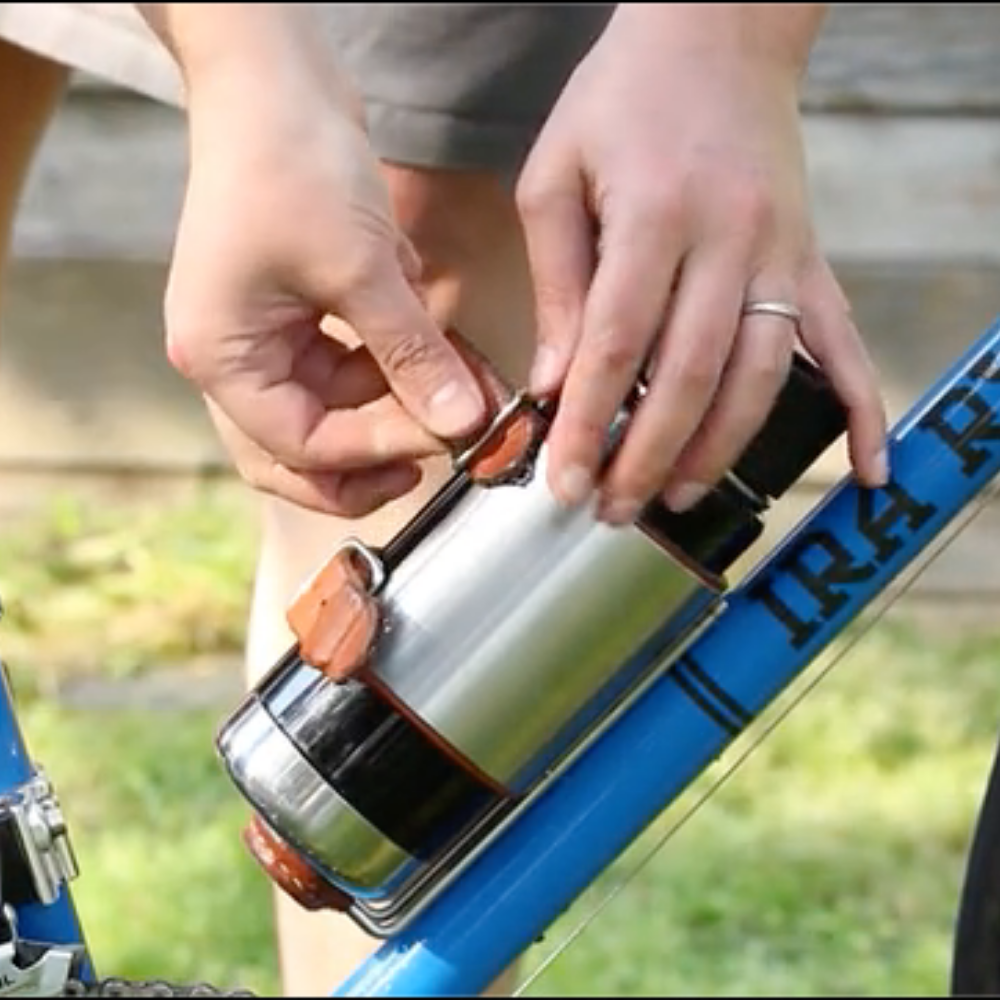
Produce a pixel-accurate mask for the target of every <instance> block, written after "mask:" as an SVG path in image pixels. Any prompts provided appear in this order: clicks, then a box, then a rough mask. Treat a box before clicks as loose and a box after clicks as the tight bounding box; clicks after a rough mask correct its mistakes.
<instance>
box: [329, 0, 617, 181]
mask: <svg viewBox="0 0 1000 1000" xmlns="http://www.w3.org/2000/svg"><path fill="white" fill-rule="evenodd" d="M613 9H614V5H613V4H590V5H588V4H565V3H564V4H534V5H532V4H512V3H498V4H486V3H453V4H423V3H410V4H407V3H387V4H362V3H356V4H354V3H348V4H338V5H337V6H336V7H333V6H331V8H330V11H329V14H327V15H326V21H327V28H328V31H329V32H330V35H331V38H332V39H333V44H334V47H335V50H336V51H337V52H338V53H340V56H341V58H342V60H343V62H344V64H345V65H346V67H347V69H348V72H349V73H350V74H351V75H352V76H353V78H354V80H355V81H356V82H357V83H358V85H359V87H360V88H361V90H362V93H363V94H364V97H365V101H366V104H367V107H368V116H369V125H370V128H371V133H372V141H373V143H374V145H375V147H376V149H377V150H378V152H379V154H380V155H381V156H383V157H384V158H385V159H389V160H396V161H399V162H403V163H415V164H420V165H422V166H444V167H460V168H472V169H475V168H492V169H495V170H500V171H503V172H504V173H510V172H512V171H515V170H516V169H517V168H518V166H519V165H520V163H521V162H522V160H523V158H524V156H525V155H526V154H527V152H528V149H529V148H530V146H531V144H532V142H533V141H534V138H535V136H536V135H537V134H538V130H539V129H540V128H541V126H542V124H543V123H544V121H545V118H546V117H547V115H548V113H549V111H550V110H551V108H552V105H553V104H554V103H555V100H556V98H557V97H558V96H559V92H560V90H561V89H562V87H563V85H564V84H565V82H566V81H567V79H568V78H569V76H570V74H571V73H572V72H573V70H574V68H575V67H576V65H577V63H578V62H579V61H580V59H581V58H582V57H583V56H584V55H585V54H586V52H587V50H588V49H589V48H590V47H591V45H593V43H594V42H595V41H596V40H597V37H598V36H599V35H600V33H601V31H602V30H603V29H604V27H605V25H606V23H607V21H608V18H609V17H610V16H611V13H612V11H613Z"/></svg>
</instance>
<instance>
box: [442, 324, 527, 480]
mask: <svg viewBox="0 0 1000 1000" xmlns="http://www.w3.org/2000/svg"><path fill="white" fill-rule="evenodd" d="M448 337H449V339H450V340H451V342H452V343H453V344H454V345H455V349H456V350H457V351H458V353H459V354H461V355H462V358H463V360H464V361H465V362H466V364H467V365H468V366H469V368H470V369H471V370H472V372H473V374H474V375H475V376H476V379H477V381H478V382H479V386H480V388H481V389H482V391H483V395H484V396H485V398H486V404H487V407H488V409H489V412H490V413H491V414H496V413H499V412H500V411H501V410H502V409H503V408H504V407H505V406H506V405H507V404H508V403H510V401H511V400H512V399H513V397H514V393H513V391H512V390H511V388H510V386H508V385H507V383H506V382H504V380H503V379H502V378H501V377H500V375H499V374H498V373H497V371H496V369H494V368H493V366H492V365H491V364H490V363H489V361H488V360H487V359H486V358H485V357H484V356H483V355H482V354H481V353H480V352H479V351H478V350H477V349H476V348H475V347H473V345H472V344H470V343H469V342H468V341H467V340H465V339H464V338H463V337H462V336H461V334H459V333H457V332H456V331H449V333H448ZM546 429H547V424H546V421H545V419H544V417H543V416H542V414H541V413H539V412H538V410H536V409H535V408H534V406H530V405H527V404H525V405H524V406H523V407H521V408H520V409H519V410H518V411H517V412H515V413H514V414H513V415H512V416H511V417H510V418H509V419H508V420H507V421H505V422H504V424H503V425H502V426H501V427H498V428H497V429H496V430H495V431H494V432H493V433H491V434H490V435H489V437H488V438H486V439H485V440H483V439H482V435H483V433H484V431H483V429H482V428H480V430H479V431H477V433H476V434H474V435H473V436H472V437H471V438H467V439H466V440H465V441H463V442H461V443H460V445H459V446H453V448H452V453H453V454H455V455H459V454H461V452H463V451H467V450H468V449H469V448H471V447H472V446H473V445H476V446H477V454H476V457H475V460H474V461H473V462H471V463H470V465H469V467H468V470H467V471H468V473H469V476H470V478H471V479H472V480H473V481H474V482H476V483H479V484H480V485H481V486H498V485H500V484H501V483H503V482H506V481H507V480H508V479H509V478H511V477H512V476H516V474H517V473H518V472H520V470H521V469H523V468H524V466H525V463H527V462H529V461H530V460H531V459H532V458H533V457H534V452H535V451H537V449H538V448H539V447H540V446H541V443H542V439H543V438H544V436H545V431H546Z"/></svg>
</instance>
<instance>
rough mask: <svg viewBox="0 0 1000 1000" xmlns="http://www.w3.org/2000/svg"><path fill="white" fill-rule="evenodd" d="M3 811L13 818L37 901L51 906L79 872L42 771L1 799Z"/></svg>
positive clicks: (51, 790)
mask: <svg viewBox="0 0 1000 1000" xmlns="http://www.w3.org/2000/svg"><path fill="white" fill-rule="evenodd" d="M2 810H6V812H7V813H8V814H9V815H10V817H11V818H12V819H13V822H14V827H15V830H16V832H17V839H18V842H19V846H20V848H21V851H22V855H23V860H24V863H25V865H26V866H27V869H28V871H29V872H30V874H31V881H32V885H33V887H34V890H35V894H36V896H37V897H38V901H39V902H40V903H41V904H42V905H43V906H49V905H51V904H52V903H54V902H55V901H56V900H57V899H58V898H59V893H60V892H61V891H62V887H63V886H64V885H65V884H66V883H67V882H71V881H72V880H73V879H75V878H76V877H77V875H79V873H80V869H79V866H78V865H77V861H76V855H75V854H74V852H73V847H72V845H71V843H70V840H69V831H68V830H67V828H66V821H65V819H64V818H63V813H62V809H61V808H60V806H59V801H58V799H57V798H56V794H55V791H54V790H53V788H52V785H51V784H50V782H49V779H48V777H47V776H46V775H45V772H44V771H42V770H38V771H36V773H35V774H34V776H33V777H31V778H30V779H29V780H28V781H26V782H25V783H24V784H23V785H21V786H20V787H19V788H17V789H16V790H14V791H13V792H10V793H8V794H6V795H4V796H2V797H0V811H2ZM0 889H2V887H0Z"/></svg>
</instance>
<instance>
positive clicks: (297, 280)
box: [166, 52, 485, 516]
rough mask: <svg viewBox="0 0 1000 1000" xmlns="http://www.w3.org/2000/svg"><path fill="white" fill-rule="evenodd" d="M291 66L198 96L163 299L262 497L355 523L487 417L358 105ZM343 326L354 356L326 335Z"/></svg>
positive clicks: (209, 74)
mask: <svg viewBox="0 0 1000 1000" xmlns="http://www.w3.org/2000/svg"><path fill="white" fill-rule="evenodd" d="M307 55H308V53H302V52H296V53H294V58H292V59H289V60H286V61H278V62H276V63H275V64H272V65H266V66H261V65H249V64H248V65H242V64H240V62H239V61H238V60H236V61H228V62H227V63H225V64H224V65H223V64H220V65H218V66H216V67H211V68H209V69H208V70H206V71H205V72H204V73H203V74H202V75H201V76H200V77H199V78H198V79H196V80H191V79H189V81H188V86H189V93H188V106H189V120H190V144H191V168H190V174H189V178H188V185H187V191H186V196H185V202H184V208H183V212H182V216H181V222H180V226H179V230H178V236H177V242H176V247H175V251H174V255H173V260H172V265H171V272H170V279H169V285H168V289H167V299H166V326H167V343H168V355H169V357H170V359H171V361H172V363H173V364H174V365H175V367H177V368H178V370H180V371H181V372H182V373H183V374H184V375H186V376H187V377H188V378H190V379H192V380H193V381H194V382H195V383H196V384H197V385H198V386H199V388H200V389H201V390H202V392H203V393H204V395H205V397H206V399H207V400H208V402H209V409H210V411H211V412H212V414H213V417H214V418H215V420H216V424H217V426H218V428H219V431H220V433H221V436H222V438H223V441H224V443H225V444H226V445H227V447H228V448H229V450H230V451H231V452H232V454H233V458H234V460H235V461H236V464H237V466H238V468H239V471H240V472H241V474H242V475H243V476H244V477H245V478H246V479H248V480H249V481H250V482H251V484H252V485H254V486H256V487H257V488H259V489H262V490H264V491H266V492H271V493H275V494H277V495H279V496H283V497H285V498H286V499H288V500H291V501H292V502H294V503H298V504H300V505H302V506H306V507H309V508H312V509H315V510H319V511H323V512H327V513H332V514H339V515H346V516H360V515H361V514H364V513H367V512H369V511H370V510H373V509H375V508H376V507H378V506H380V505H381V504H382V503H385V502H387V501H388V500H391V499H393V498H394V497H395V496H399V495H402V494H403V493H405V492H407V491H408V490H410V489H412V487H413V486H414V485H415V484H416V482H417V481H418V479H419V469H418V467H417V466H416V464H415V460H417V459H419V458H422V457H425V456H428V455H431V454H435V453H440V452H442V451H444V448H445V445H444V441H446V440H447V439H453V438H457V437H459V436H462V435H465V434H467V433H469V432H470V431H472V430H474V429H475V427H476V426H477V425H478V424H479V423H480V421H481V420H482V419H483V418H484V417H485V404H484V400H483V398H482V394H481V392H480V390H479V386H478V384H477V382H476V380H475V378H474V376H473V375H472V373H471V372H470V371H469V370H468V368H467V367H466V365H465V364H464V363H463V362H462V360H461V359H460V356H459V355H458V353H457V352H456V351H455V349H454V348H453V347H452V346H451V344H449V342H448V341H447V339H446V338H445V336H444V335H443V334H442V332H441V331H440V329H439V328H438V327H437V326H436V325H435V323H434V322H433V321H432V319H431V317H430V316H429V314H428V313H427V311H426V310H425V308H424V306H423V304H422V302H421V300H420V297H419V295H418V293H417V292H416V291H415V285H416V282H417V279H418V276H419V273H420V262H419V259H418V258H417V255H416V253H415V252H414V250H413V248H412V246H411V245H410V243H409V242H408V241H407V240H406V238H405V237H404V236H403V235H402V234H401V233H400V232H399V230H398V229H397V227H396V225H395V224H394V222H393V220H392V214H391V209H390V204H389V198H388V194H387V191H386V189H385V186H384V183H383V181H382V179H381V177H380V175H379V171H378V164H377V160H376V158H375V156H374V154H373V153H372V151H371V149H370V147H369V144H368V141H367V137H366V135H365V133H364V130H363V128H362V127H361V124H360V118H361V116H360V114H359V112H358V107H359V105H358V103H357V102H356V100H355V99H354V98H353V95H351V93H350V92H349V91H348V90H347V88H346V86H345V84H344V83H343V81H341V80H339V79H336V78H334V77H333V71H332V67H330V66H329V64H328V63H327V62H326V60H324V59H323V58H321V57H320V54H318V53H317V54H316V55H317V58H315V59H309V58H307ZM330 316H332V317H335V318H336V319H338V320H340V321H341V322H342V323H344V324H346V325H347V326H348V327H349V328H350V330H351V331H353V333H354V334H356V336H357V338H358V339H359V340H360V341H361V343H362V344H363V345H364V348H365V350H363V351H353V352H352V351H349V350H348V349H347V348H346V347H345V346H344V345H343V344H342V343H340V342H338V341H337V340H336V339H334V338H332V337H331V336H329V335H327V334H326V333H325V332H324V331H323V330H322V329H321V327H320V323H321V321H322V320H323V319H324V317H330Z"/></svg>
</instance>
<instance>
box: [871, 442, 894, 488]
mask: <svg viewBox="0 0 1000 1000" xmlns="http://www.w3.org/2000/svg"><path fill="white" fill-rule="evenodd" d="M872 467H873V468H874V470H875V478H876V480H877V483H876V485H877V486H885V485H886V483H888V482H889V476H890V471H889V452H888V451H887V450H886V449H885V448H883V449H882V450H881V451H880V452H879V453H878V454H877V455H876V456H875V460H874V461H873V462H872Z"/></svg>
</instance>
